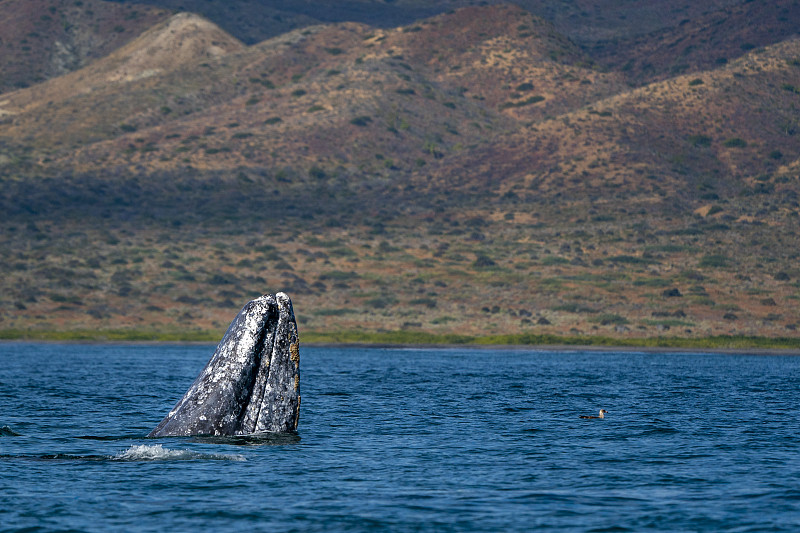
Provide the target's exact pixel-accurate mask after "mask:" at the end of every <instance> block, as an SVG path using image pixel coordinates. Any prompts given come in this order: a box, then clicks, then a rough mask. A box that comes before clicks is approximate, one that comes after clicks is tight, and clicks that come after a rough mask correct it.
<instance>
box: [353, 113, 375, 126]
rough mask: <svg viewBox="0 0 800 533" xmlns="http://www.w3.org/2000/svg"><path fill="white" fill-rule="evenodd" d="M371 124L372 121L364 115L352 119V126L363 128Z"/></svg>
mask: <svg viewBox="0 0 800 533" xmlns="http://www.w3.org/2000/svg"><path fill="white" fill-rule="evenodd" d="M370 122H372V119H371V118H370V117H367V116H364V115H362V116H359V117H354V118H352V119H350V124H352V125H354V126H359V127H362V128H363V127H365V126H367V125H369V123H370Z"/></svg>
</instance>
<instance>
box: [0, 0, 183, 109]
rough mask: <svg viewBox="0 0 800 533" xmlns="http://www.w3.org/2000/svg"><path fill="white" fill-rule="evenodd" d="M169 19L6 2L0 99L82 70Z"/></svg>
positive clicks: (128, 9) (107, 8)
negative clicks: (5, 94) (15, 90)
mask: <svg viewBox="0 0 800 533" xmlns="http://www.w3.org/2000/svg"><path fill="white" fill-rule="evenodd" d="M168 15H169V12H168V11H167V10H164V9H159V8H156V7H153V6H147V5H141V4H134V3H129V4H125V5H122V4H117V3H113V2H104V1H101V0H83V1H80V2H77V1H74V0H2V1H0V93H3V92H6V91H9V90H13V89H15V88H20V87H28V86H31V85H34V84H36V83H40V82H42V81H44V80H47V79H50V78H54V77H57V76H60V75H62V74H66V73H67V72H71V71H73V70H77V69H79V68H82V67H84V66H86V65H88V64H89V63H91V62H92V61H94V60H96V59H99V58H101V57H104V56H106V55H107V54H109V53H111V52H112V51H113V50H115V49H116V48H118V47H119V46H121V45H123V44H125V43H126V42H127V41H129V40H131V39H132V38H134V37H136V36H138V35H139V34H140V33H142V32H143V31H144V30H146V29H147V28H149V27H151V26H152V25H153V24H155V23H156V22H158V21H160V20H164V19H165V18H166V17H167V16H168Z"/></svg>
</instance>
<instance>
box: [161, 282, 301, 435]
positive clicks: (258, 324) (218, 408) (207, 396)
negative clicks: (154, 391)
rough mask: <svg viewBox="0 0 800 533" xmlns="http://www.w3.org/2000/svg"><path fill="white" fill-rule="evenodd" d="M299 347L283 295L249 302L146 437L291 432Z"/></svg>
mask: <svg viewBox="0 0 800 533" xmlns="http://www.w3.org/2000/svg"><path fill="white" fill-rule="evenodd" d="M299 346H300V344H299V339H298V336H297V323H296V322H295V319H294V312H293V310H292V301H291V300H290V299H289V297H288V296H287V295H286V294H284V293H282V292H279V293H277V294H275V295H274V296H273V295H271V294H265V295H264V296H262V297H260V298H256V299H255V300H252V301H250V302H248V303H247V305H245V306H244V307H243V308H242V310H241V311H239V314H238V315H236V318H234V319H233V322H231V325H230V326H229V327H228V331H226V332H225V336H224V337H223V338H222V340H221V341H220V343H219V345H218V346H217V350H216V351H215V352H214V355H213V356H212V357H211V360H210V361H209V362H208V364H207V365H206V367H205V368H204V369H203V371H202V372H200V375H199V376H197V378H196V379H195V380H194V383H192V385H191V387H189V390H188V391H186V394H184V395H183V398H181V399H180V401H179V402H178V403H177V404H175V407H173V408H172V410H171V411H170V412H169V414H167V416H166V417H164V420H162V421H161V423H160V424H158V426H156V428H155V429H154V430H153V431H151V432H150V434H149V435H148V437H167V436H187V435H251V434H254V433H263V432H274V433H277V432H280V433H283V432H292V431H295V430H296V429H297V421H298V416H299V414H300V385H299V383H300V375H299V367H300V351H299Z"/></svg>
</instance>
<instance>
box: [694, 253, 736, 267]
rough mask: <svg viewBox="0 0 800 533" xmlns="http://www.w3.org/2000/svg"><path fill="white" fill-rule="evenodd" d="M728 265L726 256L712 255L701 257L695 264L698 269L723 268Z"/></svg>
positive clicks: (728, 260) (728, 261)
mask: <svg viewBox="0 0 800 533" xmlns="http://www.w3.org/2000/svg"><path fill="white" fill-rule="evenodd" d="M729 264H730V259H729V258H728V257H727V256H724V255H720V254H714V255H706V256H703V257H702V258H701V259H700V261H699V262H698V263H697V266H699V267H700V268H724V267H726V266H728V265H729Z"/></svg>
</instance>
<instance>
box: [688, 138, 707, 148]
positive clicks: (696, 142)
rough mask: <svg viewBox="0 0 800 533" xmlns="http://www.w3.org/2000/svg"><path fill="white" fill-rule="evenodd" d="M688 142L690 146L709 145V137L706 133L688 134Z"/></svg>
mask: <svg viewBox="0 0 800 533" xmlns="http://www.w3.org/2000/svg"><path fill="white" fill-rule="evenodd" d="M688 140H689V143H690V144H691V145H692V146H696V147H697V146H710V145H711V137H709V136H708V135H689V138H688Z"/></svg>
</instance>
